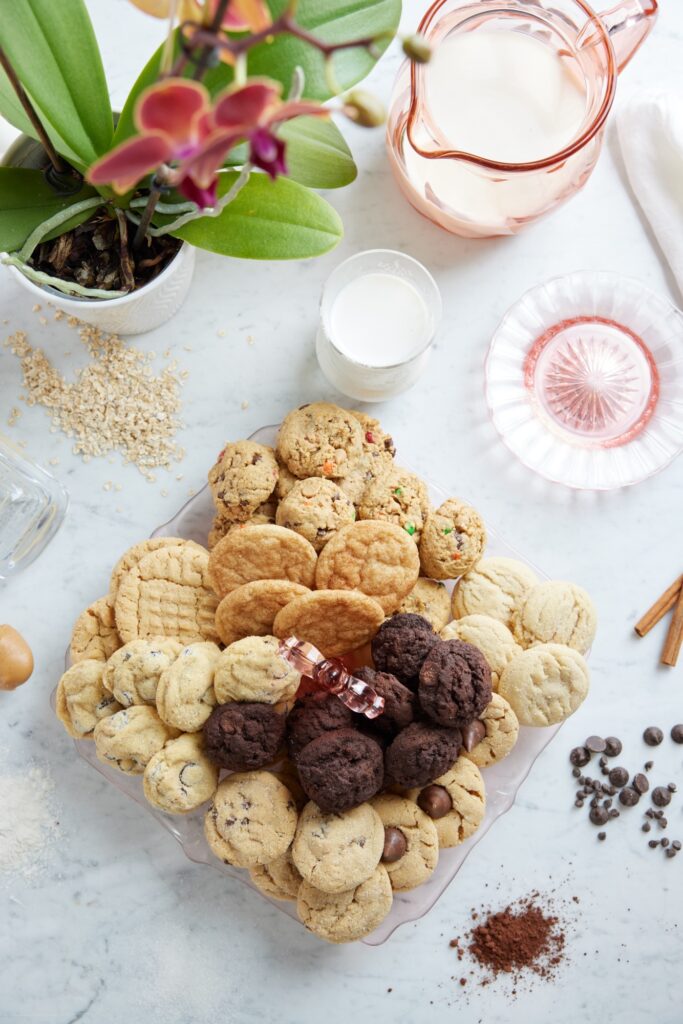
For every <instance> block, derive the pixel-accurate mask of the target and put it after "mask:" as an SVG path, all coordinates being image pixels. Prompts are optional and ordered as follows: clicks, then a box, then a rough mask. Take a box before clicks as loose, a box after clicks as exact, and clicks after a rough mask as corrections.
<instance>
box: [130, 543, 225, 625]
mask: <svg viewBox="0 0 683 1024" xmlns="http://www.w3.org/2000/svg"><path fill="white" fill-rule="evenodd" d="M217 606H218V599H217V598H216V596H215V594H214V593H212V591H211V588H210V586H209V552H208V551H206V550H205V548H202V547H200V546H199V545H198V544H194V543H191V542H190V543H182V544H176V545H173V546H171V547H166V548H159V549H158V550H157V551H150V552H148V553H147V554H146V555H143V556H142V558H141V559H140V561H139V562H138V563H137V565H136V566H135V567H134V568H132V569H131V570H130V571H129V572H127V573H126V575H125V576H124V577H123V579H122V580H121V582H120V584H119V589H118V591H117V594H116V604H115V610H116V625H117V628H118V631H119V634H120V635H121V639H122V640H123V641H124V642H125V643H129V642H130V641H131V640H138V639H139V640H146V639H150V638H152V637H164V636H165V637H169V638H171V639H174V640H178V641H179V642H180V643H183V644H190V643H194V642H196V641H199V640H216V639H217V634H216V626H215V618H216V608H217Z"/></svg>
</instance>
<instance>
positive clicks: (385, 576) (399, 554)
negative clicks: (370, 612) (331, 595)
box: [315, 520, 420, 615]
mask: <svg viewBox="0 0 683 1024" xmlns="http://www.w3.org/2000/svg"><path fill="white" fill-rule="evenodd" d="M419 573H420V559H419V556H418V553H417V546H416V544H415V542H414V540H413V539H412V537H410V536H409V535H408V534H407V533H406V532H405V530H402V529H401V528H400V527H398V526H394V525H393V523H386V522H374V521H371V520H364V521H363V522H359V523H354V524H353V525H352V526H345V527H344V528H343V529H341V530H339V531H338V533H336V534H335V535H334V537H333V538H332V539H331V540H330V541H329V543H327V544H326V545H325V547H324V548H323V550H322V551H321V552H320V556H319V558H318V565H317V567H316V573H315V581H316V586H317V587H318V589H319V590H322V589H328V590H353V591H360V592H361V593H362V594H366V595H367V596H368V597H371V598H373V600H375V601H377V603H378V604H380V605H381V606H382V608H383V610H384V614H385V615H391V613H392V612H394V611H396V609H397V608H398V606H399V604H400V603H401V601H402V600H403V598H404V597H406V596H407V594H409V593H410V591H411V590H412V589H413V587H414V586H415V584H416V583H417V578H418V576H419Z"/></svg>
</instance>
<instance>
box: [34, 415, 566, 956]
mask: <svg viewBox="0 0 683 1024" xmlns="http://www.w3.org/2000/svg"><path fill="white" fill-rule="evenodd" d="M278 429H279V428H278V427H276V426H266V427H263V428H261V429H260V430H258V431H257V432H256V433H255V434H253V435H252V436H251V438H250V440H251V441H254V442H257V443H259V444H262V445H267V446H274V445H275V442H276V437H277V433H278ZM403 468H405V469H408V470H409V467H403ZM409 472H412V471H411V470H409ZM426 484H427V488H428V491H429V499H430V502H431V504H432V505H433V506H434V507H438V506H441V505H442V503H443V502H445V501H446V500H447V499H448V495H447V493H446V492H445V491H443V490H442V489H441V488H440V487H439V486H438V485H436V484H434V483H430V482H428V481H426ZM215 515H216V509H215V508H214V503H213V495H212V491H211V489H210V487H209V486H208V485H207V486H206V487H204V488H203V490H201V491H200V492H199V493H198V494H196V495H195V496H194V497H193V498H191V500H190V501H188V502H187V503H186V504H185V505H184V506H183V507H182V508H181V509H180V510H179V511H178V513H177V514H176V515H175V516H174V517H173V518H172V519H170V520H169V521H168V522H167V523H164V524H163V525H162V526H159V527H158V528H157V529H156V530H155V531H154V533H153V534H152V537H153V538H162V537H175V538H183V539H184V540H191V541H196V542H197V543H199V544H202V545H204V544H205V543H206V538H207V534H208V533H209V531H210V530H211V528H212V522H213V524H214V526H215V519H214V517H215ZM444 532H446V531H444ZM487 534H488V544H487V549H486V554H487V557H500V556H502V557H506V558H511V559H515V560H516V561H517V562H522V563H524V564H526V565H527V566H528V567H529V568H530V569H531V570H532V571H533V572H534V573H535V574H536V576H537V577H539V578H540V579H541V580H547V578H548V577H547V576H546V575H545V574H544V573H542V572H541V571H540V570H539V569H538V568H537V567H535V566H533V565H532V564H531V563H530V562H529V560H528V559H525V558H524V557H523V556H522V555H521V554H520V553H519V552H518V551H516V550H515V549H514V548H513V547H512V546H511V545H510V544H508V543H507V542H506V541H505V540H504V539H503V538H502V537H501V536H500V535H499V534H498V533H496V532H495V530H492V529H491V528H490V526H489V525H488V524H487ZM446 586H447V588H448V590H449V591H452V590H453V588H454V583H453V582H452V581H449V582H447V583H446ZM69 664H70V659H69V656H68V655H67V666H68V665H69ZM57 704H58V697H57V690H55V692H54V693H53V695H52V706H53V708H56V706H57ZM57 710H58V708H57ZM560 725H561V723H558V724H554V725H550V726H547V727H545V728H533V727H529V726H524V725H522V726H521V727H520V729H519V736H518V740H517V743H516V745H515V746H514V747H513V749H512V750H511V751H510V752H509V753H508V754H507V756H505V759H504V760H502V761H499V762H498V763H493V764H490V765H489V766H487V767H485V768H484V769H483V775H484V778H485V787H486V810H485V814H484V816H483V820H482V821H481V823H480V825H479V827H478V829H477V830H476V831H475V832H474V834H473V835H472V836H470V837H469V838H466V839H465V840H464V841H463V842H460V843H459V845H456V846H453V847H451V848H446V849H443V850H441V851H440V855H439V858H438V863H437V866H436V868H435V869H434V870H433V872H432V873H431V875H430V877H429V878H428V879H427V880H426V881H425V882H424V883H423V884H421V885H419V886H418V887H416V888H413V889H410V890H408V891H404V892H402V891H397V892H395V893H394V898H393V903H392V907H391V910H390V912H389V913H388V914H387V916H385V917H384V919H383V920H382V921H381V922H380V924H379V925H378V926H377V927H376V928H375V929H374V930H373V931H372V932H370V934H367V935H365V936H364V937H363V938H362V941H363V942H364V943H366V944H367V945H371V946H374V945H380V944H381V943H383V942H385V941H386V940H387V939H388V938H389V936H390V935H391V934H392V933H393V932H394V931H395V930H396V928H398V927H399V926H400V925H402V924H406V923H409V922H412V921H416V920H418V919H419V918H421V917H422V916H423V915H424V914H426V913H427V912H428V911H429V910H430V909H431V908H432V907H433V906H434V904H435V903H436V901H437V900H438V899H439V897H440V896H441V895H442V893H443V892H444V891H445V889H446V888H447V887H448V885H449V884H450V883H451V882H452V881H453V879H454V877H455V875H456V874H457V872H458V871H459V869H460V867H461V865H462V864H463V863H464V861H465V860H466V858H467V857H468V856H469V854H470V853H471V852H472V850H473V849H474V847H475V846H476V845H477V843H478V842H479V841H480V840H481V839H482V838H483V837H484V835H485V834H486V833H487V832H488V830H489V828H491V826H492V825H493V824H494V822H495V821H496V820H497V819H498V818H499V817H501V815H503V814H504V813H505V812H506V811H508V810H509V809H510V808H511V806H512V804H513V803H514V800H515V797H516V794H517V792H518V790H519V788H520V786H521V785H522V784H523V782H524V780H525V779H526V777H527V775H528V774H529V772H530V770H531V768H532V766H533V764H534V762H535V760H536V758H537V757H538V756H539V754H540V753H541V752H542V751H543V749H544V748H545V747H546V746H547V745H548V743H550V741H551V740H552V739H553V737H554V736H555V734H556V733H557V731H558V729H559V728H560ZM74 744H75V746H76V749H77V751H78V753H79V755H80V756H81V757H82V758H83V759H84V760H85V761H87V762H88V764H90V765H92V767H94V768H95V769H96V770H97V771H98V772H99V773H100V774H101V775H103V776H104V777H105V778H107V779H108V780H109V781H110V782H112V783H113V784H114V785H115V786H116V787H117V789H119V790H120V791H121V792H124V793H125V794H126V795H127V796H129V797H131V798H132V799H133V800H135V801H136V803H138V804H140V806H141V807H144V808H145V810H146V811H147V812H148V813H150V814H151V815H152V816H153V817H154V818H155V820H156V821H157V822H159V824H160V825H161V826H162V827H163V828H164V829H166V831H167V832H169V833H170V834H171V835H172V836H173V837H174V838H175V839H176V840H177V842H178V843H180V845H181V847H182V849H183V851H184V853H185V855H186V856H187V857H188V859H189V860H191V861H193V862H195V863H202V864H207V865H209V866H210V867H213V868H214V869H215V870H218V871H220V872H222V873H223V874H227V875H229V876H231V877H234V878H237V879H238V880H239V881H240V882H242V884H244V885H247V886H248V887H249V888H251V889H253V890H254V892H255V894H258V895H259V896H261V897H262V898H264V899H267V900H268V902H270V903H272V904H273V906H275V907H276V908H277V909H278V910H280V911H282V912H283V913H285V914H287V915H288V916H289V917H291V918H293V919H295V920H297V921H298V920H299V918H298V917H297V912H296V905H295V904H293V903H292V902H291V901H285V900H282V899H273V898H271V897H270V896H268V895H267V893H264V891H263V890H262V889H260V888H256V886H254V885H253V883H252V882H251V880H250V876H249V874H248V872H246V871H244V870H240V869H238V868H235V867H233V866H231V865H230V864H228V863H226V862H224V861H223V860H220V859H218V858H217V857H216V856H215V855H214V853H213V852H212V850H211V848H210V847H209V845H208V843H207V840H206V838H205V828H204V821H205V817H206V811H207V806H208V802H207V803H205V804H203V805H202V806H201V807H198V808H196V809H195V810H193V811H191V812H190V813H186V814H167V813H164V812H163V811H162V810H160V809H158V808H157V807H155V806H153V804H151V803H150V802H148V799H147V798H146V797H145V793H144V790H143V782H142V776H141V775H130V774H124V773H123V772H122V771H120V770H118V769H117V768H116V767H115V766H114V765H112V764H111V763H108V762H106V761H103V760H101V759H100V758H98V754H97V750H96V747H95V744H94V743H93V742H92V741H91V740H90V739H74ZM273 770H276V769H273Z"/></svg>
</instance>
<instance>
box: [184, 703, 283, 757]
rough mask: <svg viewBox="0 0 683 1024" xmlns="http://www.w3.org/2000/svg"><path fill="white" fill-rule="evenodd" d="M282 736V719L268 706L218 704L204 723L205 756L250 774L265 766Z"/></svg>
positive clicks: (278, 747)
mask: <svg viewBox="0 0 683 1024" xmlns="http://www.w3.org/2000/svg"><path fill="white" fill-rule="evenodd" d="M284 736H285V716H284V715H281V714H280V713H279V712H278V711H276V710H275V708H274V707H273V706H272V705H271V704H258V703H244V704H239V703H237V702H236V701H233V702H231V703H230V704H221V705H220V706H219V707H217V708H215V709H214V710H213V711H212V712H211V715H210V716H209V718H208V719H207V720H206V722H205V723H204V748H205V751H206V754H207V756H208V757H209V758H210V759H211V760H212V761H213V762H214V764H217V765H220V767H221V768H229V769H230V770H231V771H233V772H242V771H251V770H253V769H255V768H262V767H263V766H264V765H266V764H268V763H269V762H270V761H272V760H273V758H274V757H275V755H276V754H277V752H278V750H279V749H280V744H281V743H282V741H283V739H284Z"/></svg>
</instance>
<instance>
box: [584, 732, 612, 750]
mask: <svg viewBox="0 0 683 1024" xmlns="http://www.w3.org/2000/svg"><path fill="white" fill-rule="evenodd" d="M585 746H586V748H587V749H588V750H590V752H591V753H592V754H602V752H603V751H604V750H606V749H607V744H606V743H605V741H604V740H603V738H602V736H589V737H588V739H587V740H586V743H585Z"/></svg>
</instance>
